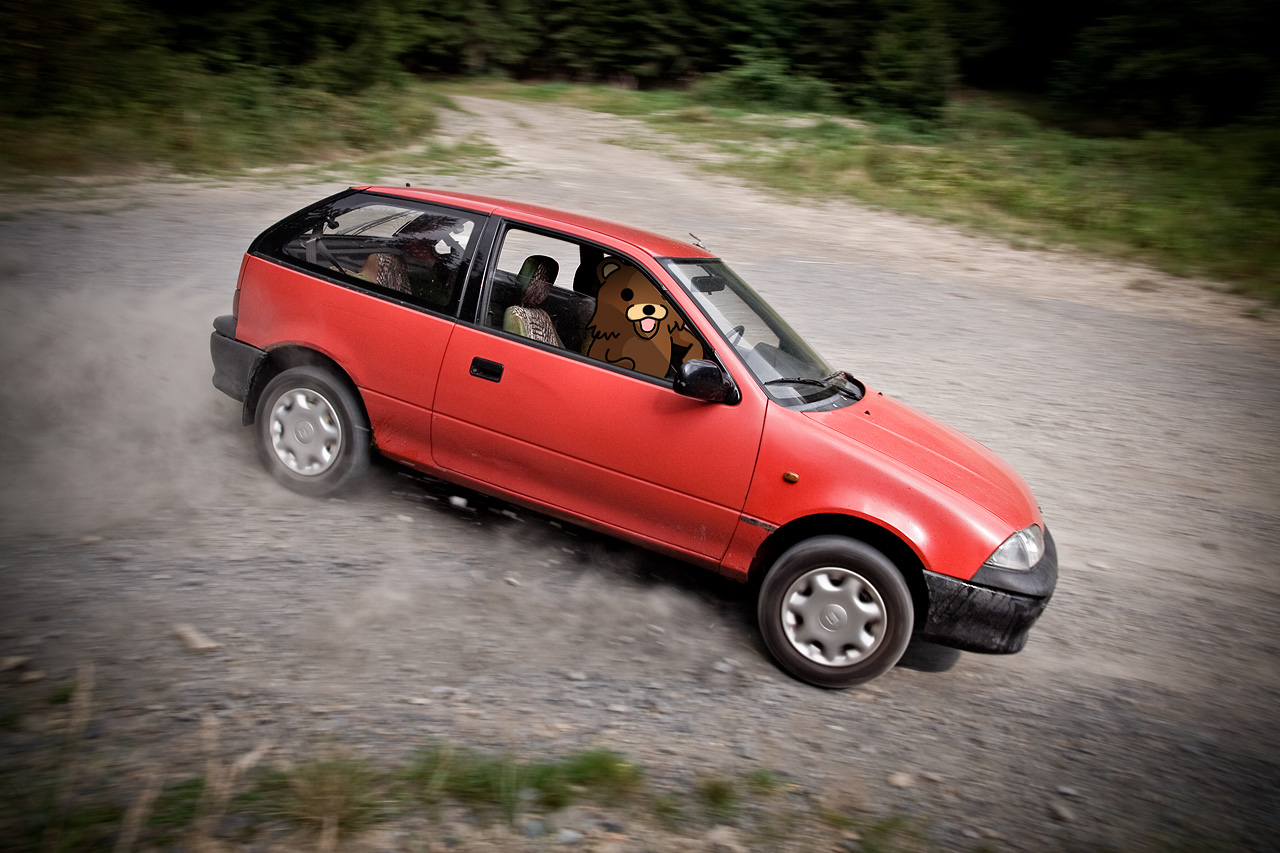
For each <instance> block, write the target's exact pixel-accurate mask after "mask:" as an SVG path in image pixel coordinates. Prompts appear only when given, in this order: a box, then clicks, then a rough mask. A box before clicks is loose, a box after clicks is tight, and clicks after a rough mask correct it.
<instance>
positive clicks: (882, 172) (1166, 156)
mask: <svg viewBox="0 0 1280 853" xmlns="http://www.w3.org/2000/svg"><path fill="white" fill-rule="evenodd" d="M444 91H454V92H459V93H461V92H463V91H470V92H472V93H474V94H483V95H487V96H490V97H502V98H510V99H515V100H522V101H535V102H536V101H545V102H556V103H563V104H568V105H571V106H576V107H581V108H584V109H592V110H598V111H602V112H609V113H614V114H618V115H624V116H631V117H636V118H640V119H642V120H644V121H646V122H648V123H649V124H650V125H651V126H653V127H654V128H655V129H659V130H662V131H665V132H667V133H669V134H671V135H672V137H673V139H674V140H678V141H680V142H693V143H700V144H702V145H705V146H709V147H710V148H711V149H713V150H714V151H715V152H717V154H718V155H719V156H718V157H717V158H716V159H715V160H713V161H708V162H706V163H705V165H706V167H707V168H710V169H714V170H716V171H721V172H725V173H728V174H732V175H735V176H737V177H740V178H744V179H747V180H750V181H753V182H755V183H758V184H760V185H763V186H766V187H769V188H771V189H774V190H778V191H781V192H785V193H787V194H790V195H803V196H810V197H817V198H840V197H846V198H852V199H856V200H858V201H861V202H866V203H870V204H874V205H878V206H882V207H885V208H889V209H892V210H898V211H902V212H906V213H911V214H916V215H920V216H926V217H930V218H934V219H940V220H943V221H946V222H950V223H954V224H957V225H961V226H963V227H966V228H971V229H973V230H975V231H979V232H982V233H987V234H993V235H995V236H998V237H1001V238H1003V239H1007V240H1009V241H1011V242H1012V243H1013V244H1014V245H1020V246H1036V247H1059V246H1064V247H1065V246H1073V247H1079V248H1083V249H1086V250H1088V251H1094V252H1098V253H1101V254H1105V255H1108V256H1111V257H1119V258H1132V259H1136V260H1139V261H1143V262H1146V263H1150V264H1152V265H1154V266H1156V267H1158V268H1160V269H1163V270H1165V271H1167V272H1170V273H1172V274H1175V275H1203V276H1207V277H1211V278H1216V279H1220V280H1222V281H1223V282H1224V283H1225V284H1226V285H1227V287H1228V288H1230V289H1232V290H1235V291H1237V292H1243V293H1251V294H1254V295H1256V296H1259V297H1261V298H1263V299H1265V300H1267V301H1268V302H1270V303H1273V304H1274V303H1280V237H1278V236H1277V235H1280V166H1278V165H1277V164H1280V129H1276V128H1266V127H1236V128H1223V129H1219V130H1213V131H1204V132H1201V133H1198V134H1195V135H1174V134H1167V133H1152V134H1148V135H1146V136H1144V137H1141V138H1136V139H1119V138H1111V139H1097V138H1085V137H1079V136H1073V135H1071V134H1068V133H1065V132H1063V131H1061V130H1056V129H1053V128H1051V127H1046V126H1043V125H1041V124H1040V123H1038V122H1037V121H1036V120H1035V119H1033V118H1032V117H1030V116H1029V115H1027V114H1026V112H1024V111H1022V110H1021V109H1017V108H1015V107H1014V106H1012V105H1009V104H1004V103H1001V102H1000V101H999V100H998V99H997V98H994V97H992V96H986V95H978V94H973V95H969V96H967V97H965V98H962V99H958V100H955V101H953V103H951V104H950V105H949V106H948V108H947V110H946V112H945V114H944V116H943V117H942V119H941V120H940V121H939V122H937V123H926V122H922V121H920V120H918V119H904V118H902V117H895V116H890V115H880V116H867V117H862V118H860V119H853V118H850V117H847V116H838V115H823V114H815V113H807V114H793V113H785V112H770V113H764V114H762V113H759V112H747V111H745V110H742V109H731V108H723V107H716V106H711V105H708V104H704V103H699V102H698V101H697V100H696V93H695V94H686V93H680V92H628V91H623V90H619V89H611V88H606V87H587V86H568V85H564V84H545V85H542V86H518V85H516V84H512V83H503V82H490V83H486V84H472V85H469V86H467V87H466V88H465V89H462V88H455V87H448V86H447V87H445V88H444ZM620 142H621V144H627V142H626V141H620ZM641 144H646V143H641Z"/></svg>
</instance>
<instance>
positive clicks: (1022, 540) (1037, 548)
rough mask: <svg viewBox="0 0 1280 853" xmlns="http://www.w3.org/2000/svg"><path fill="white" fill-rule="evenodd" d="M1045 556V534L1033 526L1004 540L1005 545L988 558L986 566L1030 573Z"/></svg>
mask: <svg viewBox="0 0 1280 853" xmlns="http://www.w3.org/2000/svg"><path fill="white" fill-rule="evenodd" d="M1043 556H1044V532H1043V531H1042V530H1041V529H1040V525H1038V524H1033V525H1031V526H1030V527H1028V528H1026V529H1025V530H1019V531H1018V532H1017V533H1015V534H1013V535H1012V536H1010V537H1009V538H1008V539H1006V540H1004V544H1003V545H1001V546H1000V547H999V548H997V549H996V551H995V553H994V554H992V555H991V556H990V557H988V558H987V562H986V563H984V565H987V566H994V567H995V568H997V569H1013V570H1015V571H1020V572H1025V571H1028V570H1029V569H1030V568H1031V567H1032V566H1034V565H1035V564H1036V563H1038V562H1040V558H1041V557H1043Z"/></svg>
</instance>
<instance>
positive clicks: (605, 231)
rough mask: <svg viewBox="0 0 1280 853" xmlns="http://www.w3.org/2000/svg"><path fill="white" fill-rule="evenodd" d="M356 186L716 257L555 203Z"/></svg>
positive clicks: (653, 248)
mask: <svg viewBox="0 0 1280 853" xmlns="http://www.w3.org/2000/svg"><path fill="white" fill-rule="evenodd" d="M353 189H357V190H362V191H366V192H374V193H379V194H381V195H392V196H399V197H400V198H406V199H414V200H416V201H427V202H435V203H437V204H447V205H450V206H453V207H464V208H467V209H470V210H474V211H476V212H478V213H486V214H491V215H492V214H496V215H498V216H502V217H506V218H510V219H515V220H521V221H524V222H528V223H531V224H535V225H542V226H544V227H550V228H563V229H564V230H576V231H579V232H590V233H593V234H598V235H600V236H602V237H608V238H612V239H613V240H622V241H624V242H626V243H628V244H630V245H631V246H632V247H634V248H636V249H638V250H639V251H641V252H644V253H646V254H649V255H651V256H653V257H655V258H714V257H715V255H714V254H712V253H711V252H708V251H707V250H706V249H700V248H698V247H697V246H694V245H693V244H691V243H685V242H683V241H681V240H673V239H671V238H670V237H665V236H663V235H661V234H656V233H654V232H652V231H645V230H644V229H642V228H634V227H632V226H630V225H622V224H621V223H617V222H610V221H609V220H607V219H597V218H595V217H593V216H583V215H581V214H578V213H569V212H568V211H564V210H556V209H555V208H551V207H542V206H541V205H536V204H525V203H524V202H519V201H509V200H507V199H501V198H491V197H488V196H481V195H471V194H470V193H458V192H451V191H447V190H430V189H418V188H416V187H378V186H368V187H353Z"/></svg>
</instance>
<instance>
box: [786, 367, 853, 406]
mask: <svg viewBox="0 0 1280 853" xmlns="http://www.w3.org/2000/svg"><path fill="white" fill-rule="evenodd" d="M835 379H839V380H840V384H839V385H836V386H835V389H836V390H837V391H839V392H840V393H841V394H844V395H845V396H846V397H848V398H849V399H850V400H853V401H855V402H856V401H858V400H860V399H862V395H861V394H859V393H858V392H857V391H856V390H855V389H852V388H848V387H846V385H847V383H848V381H849V380H848V379H847V378H846V377H845V375H844V373H843V372H840V371H837V372H835V373H833V374H831V375H830V376H827V377H824V378H822V379H809V378H808V377H805V376H784V377H782V378H780V379H770V380H769V381H767V382H765V383H764V384H765V385H812V386H814V387H816V388H829V387H831V383H832V380H835Z"/></svg>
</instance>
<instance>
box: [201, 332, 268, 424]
mask: <svg viewBox="0 0 1280 853" xmlns="http://www.w3.org/2000/svg"><path fill="white" fill-rule="evenodd" d="M222 319H223V318H222V317H219V318H218V320H222ZM232 322H233V323H234V322H235V321H234V320H232ZM224 325H225V324H224ZM217 328H218V323H217V322H216V321H215V323H214V329H215V331H214V332H213V334H211V335H210V336H209V354H210V355H212V356H213V387H214V388H217V389H218V390H219V391H221V392H222V393H223V394H226V395H227V396H228V397H230V398H231V399H233V400H236V401H237V402H240V403H243V402H244V399H245V397H246V396H248V394H249V383H250V382H251V380H252V379H253V374H254V371H256V370H257V369H258V365H259V364H260V363H261V361H262V359H263V358H265V357H266V355H267V354H266V353H265V352H263V351H262V350H260V349H258V348H257V347H255V346H250V345H249V344H246V343H244V342H243V341H237V340H236V339H235V338H231V337H227V336H226V335H224V334H222V333H221V332H219V331H217Z"/></svg>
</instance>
